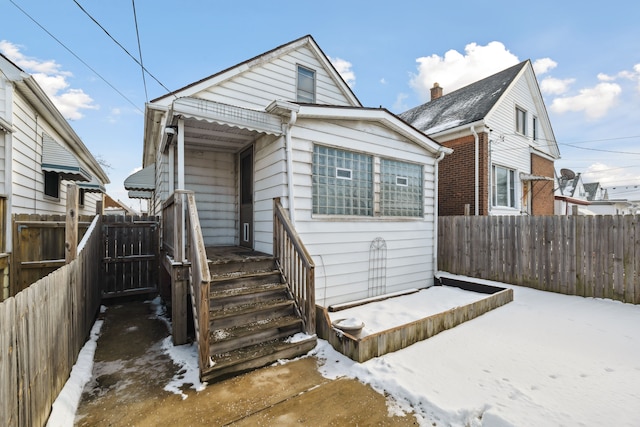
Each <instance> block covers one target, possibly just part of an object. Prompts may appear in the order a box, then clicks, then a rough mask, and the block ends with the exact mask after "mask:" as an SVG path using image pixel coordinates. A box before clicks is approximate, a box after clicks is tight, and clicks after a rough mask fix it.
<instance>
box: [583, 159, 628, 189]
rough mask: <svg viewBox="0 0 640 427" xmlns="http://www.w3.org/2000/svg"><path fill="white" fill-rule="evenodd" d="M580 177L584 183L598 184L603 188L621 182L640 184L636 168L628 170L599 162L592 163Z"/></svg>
mask: <svg viewBox="0 0 640 427" xmlns="http://www.w3.org/2000/svg"><path fill="white" fill-rule="evenodd" d="M582 175H583V180H584V182H599V183H600V185H601V186H602V187H605V188H607V187H611V186H612V185H619V184H620V183H621V182H640V175H638V174H637V170H636V168H633V169H630V170H629V169H625V168H620V167H616V166H611V165H607V164H604V163H601V162H596V163H593V164H592V165H591V166H589V167H588V168H587V169H586V170H585V171H584V173H583V174H582Z"/></svg>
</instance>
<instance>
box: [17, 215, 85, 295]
mask: <svg viewBox="0 0 640 427" xmlns="http://www.w3.org/2000/svg"><path fill="white" fill-rule="evenodd" d="M92 219H93V217H92V216H89V215H81V216H80V217H79V218H78V239H82V236H83V235H84V233H85V231H86V230H87V227H88V226H89V224H90V223H91V220H92ZM12 223H13V252H12V254H11V264H12V265H11V288H10V291H9V295H16V294H17V293H18V292H20V291H21V290H23V289H25V288H26V287H28V286H30V285H31V284H32V283H34V282H35V281H37V280H38V279H40V278H42V277H44V276H46V275H47V274H49V273H51V272H53V271H54V270H56V269H58V268H60V267H61V266H63V265H64V263H65V247H64V242H65V215H38V214H15V215H13V221H12Z"/></svg>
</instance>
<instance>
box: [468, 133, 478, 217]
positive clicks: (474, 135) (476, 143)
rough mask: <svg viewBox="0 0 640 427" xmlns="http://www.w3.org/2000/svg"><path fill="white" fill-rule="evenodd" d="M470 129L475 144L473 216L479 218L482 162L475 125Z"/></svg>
mask: <svg viewBox="0 0 640 427" xmlns="http://www.w3.org/2000/svg"><path fill="white" fill-rule="evenodd" d="M469 129H470V130H471V133H472V134H473V142H474V150H475V151H474V155H473V167H474V171H473V173H474V182H475V184H474V186H473V191H474V194H473V197H474V199H473V200H474V208H473V214H474V215H475V216H478V215H479V214H480V206H479V205H480V203H478V201H479V200H478V199H479V198H480V187H479V186H480V175H479V174H480V166H479V164H478V163H479V162H480V160H479V159H478V155H479V152H480V149H479V142H478V133H477V132H476V127H475V126H474V125H471V126H470V127H469Z"/></svg>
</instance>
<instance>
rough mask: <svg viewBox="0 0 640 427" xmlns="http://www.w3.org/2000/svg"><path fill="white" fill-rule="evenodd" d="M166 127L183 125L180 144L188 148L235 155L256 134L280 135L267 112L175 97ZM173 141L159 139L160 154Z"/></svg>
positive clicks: (278, 121)
mask: <svg viewBox="0 0 640 427" xmlns="http://www.w3.org/2000/svg"><path fill="white" fill-rule="evenodd" d="M168 117H169V118H168V121H167V127H173V128H174V130H175V125H176V124H177V123H178V120H182V121H183V122H184V143H185V145H186V146H188V147H191V148H204V149H215V150H220V151H229V152H238V151H240V150H241V149H243V148H244V147H246V146H247V144H249V143H251V142H252V141H254V140H255V139H256V138H257V137H258V136H259V135H261V134H262V135H273V136H280V135H282V134H283V131H282V119H281V118H280V117H279V116H277V115H275V114H271V113H269V112H265V111H259V110H252V109H248V108H242V107H237V106H234V105H228V104H223V103H220V102H215V101H209V100H205V99H197V98H179V99H177V100H175V101H174V102H173V104H172V105H171V107H170V108H169V111H168ZM175 138H176V135H175V132H169V134H166V133H165V135H164V136H163V139H162V144H161V151H163V152H164V150H166V146H167V144H170V143H172V140H174V139H175Z"/></svg>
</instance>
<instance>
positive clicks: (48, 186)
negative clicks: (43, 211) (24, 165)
mask: <svg viewBox="0 0 640 427" xmlns="http://www.w3.org/2000/svg"><path fill="white" fill-rule="evenodd" d="M44 194H45V195H47V196H50V197H55V198H56V199H59V198H60V175H59V174H58V172H49V171H44Z"/></svg>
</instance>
